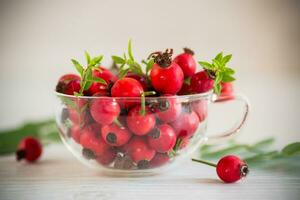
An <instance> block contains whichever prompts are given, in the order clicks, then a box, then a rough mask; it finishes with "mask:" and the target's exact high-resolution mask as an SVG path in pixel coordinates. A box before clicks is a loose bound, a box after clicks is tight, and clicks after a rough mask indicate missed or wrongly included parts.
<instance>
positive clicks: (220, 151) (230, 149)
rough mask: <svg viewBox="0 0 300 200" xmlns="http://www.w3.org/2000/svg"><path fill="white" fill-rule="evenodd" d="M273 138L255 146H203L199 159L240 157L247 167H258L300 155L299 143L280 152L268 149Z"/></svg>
mask: <svg viewBox="0 0 300 200" xmlns="http://www.w3.org/2000/svg"><path fill="white" fill-rule="evenodd" d="M274 141H275V140H274V139H273V138H269V139H265V140H261V141H258V142H257V143H255V144H252V145H249V144H241V143H236V142H234V141H231V142H230V143H228V144H227V145H225V146H223V147H219V145H203V146H202V147H201V148H200V157H201V159H212V160H215V159H220V158H221V157H223V156H225V155H228V154H235V155H238V156H241V157H242V159H243V160H245V161H246V162H247V163H248V164H249V165H252V166H259V165H260V164H263V165H265V164H266V163H268V164H269V163H270V164H272V163H275V161H278V160H287V159H290V158H292V157H294V156H299V155H300V142H294V143H290V144H287V145H286V146H285V147H283V149H282V150H272V149H270V148H269V147H270V146H271V145H272V144H273V143H274Z"/></svg>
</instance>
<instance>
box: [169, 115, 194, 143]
mask: <svg viewBox="0 0 300 200" xmlns="http://www.w3.org/2000/svg"><path fill="white" fill-rule="evenodd" d="M198 125H199V118H198V116H197V114H196V113H195V112H194V111H191V112H186V113H182V114H181V115H180V116H179V117H178V119H177V120H175V121H174V122H172V123H171V126H172V127H173V128H174V130H175V132H176V135H177V137H180V138H184V137H191V136H192V135H193V134H194V133H195V132H196V130H197V128H198Z"/></svg>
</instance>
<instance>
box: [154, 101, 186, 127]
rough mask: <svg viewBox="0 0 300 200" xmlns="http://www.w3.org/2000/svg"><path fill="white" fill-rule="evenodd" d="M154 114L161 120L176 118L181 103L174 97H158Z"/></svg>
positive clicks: (166, 121) (166, 120)
mask: <svg viewBox="0 0 300 200" xmlns="http://www.w3.org/2000/svg"><path fill="white" fill-rule="evenodd" d="M156 110H157V111H156V115H157V117H158V119H159V120H161V121H162V122H165V123H168V122H172V121H174V120H176V119H177V118H178V117H179V115H180V113H181V103H180V102H178V101H177V99H176V97H170V98H160V99H159V100H158V104H157V106H156Z"/></svg>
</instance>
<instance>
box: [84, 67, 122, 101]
mask: <svg viewBox="0 0 300 200" xmlns="http://www.w3.org/2000/svg"><path fill="white" fill-rule="evenodd" d="M93 77H97V78H101V79H103V80H105V81H106V83H107V85H105V84H102V83H97V82H93V83H92V85H91V87H90V88H89V89H88V91H85V94H87V95H88V96H92V95H94V94H96V93H99V92H101V93H109V92H108V89H109V88H108V87H109V84H110V83H114V82H115V81H117V79H118V78H117V77H116V76H115V75H114V74H113V73H112V72H110V71H109V70H108V69H106V68H104V67H97V68H96V69H94V70H93Z"/></svg>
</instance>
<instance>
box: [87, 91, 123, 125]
mask: <svg viewBox="0 0 300 200" xmlns="http://www.w3.org/2000/svg"><path fill="white" fill-rule="evenodd" d="M90 113H91V115H92V117H93V118H94V120H95V121H96V122H98V123H99V124H102V125H108V124H111V123H112V122H113V121H114V120H115V119H116V118H117V117H118V116H119V114H120V106H119V104H118V103H117V102H116V101H115V100H113V99H110V98H105V97H104V98H100V99H94V100H92V102H91V104H90Z"/></svg>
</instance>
